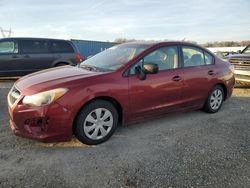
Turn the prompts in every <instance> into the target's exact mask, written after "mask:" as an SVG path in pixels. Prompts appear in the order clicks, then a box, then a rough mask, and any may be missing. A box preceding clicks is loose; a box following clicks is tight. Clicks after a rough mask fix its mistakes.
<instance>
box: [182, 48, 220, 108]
mask: <svg viewBox="0 0 250 188" xmlns="http://www.w3.org/2000/svg"><path fill="white" fill-rule="evenodd" d="M181 49H182V51H181V54H182V59H183V61H182V67H183V79H184V82H183V83H184V85H183V92H182V94H181V98H182V101H183V106H184V108H194V107H197V106H202V105H203V104H204V102H205V100H206V98H207V96H208V93H209V91H210V90H211V88H212V85H213V79H214V78H215V75H216V70H215V65H214V59H213V56H212V55H211V54H209V53H208V52H206V51H204V50H203V49H201V48H198V47H195V46H182V48H181Z"/></svg>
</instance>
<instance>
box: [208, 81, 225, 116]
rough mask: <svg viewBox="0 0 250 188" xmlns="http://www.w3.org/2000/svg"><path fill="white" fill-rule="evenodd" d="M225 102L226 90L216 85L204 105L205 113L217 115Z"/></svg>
mask: <svg viewBox="0 0 250 188" xmlns="http://www.w3.org/2000/svg"><path fill="white" fill-rule="evenodd" d="M223 100H224V90H223V88H222V87H221V86H219V85H216V86H215V87H214V88H213V89H212V91H211V92H210V93H209V95H208V98H207V100H206V103H205V105H204V111H206V112H208V113H216V112H218V111H219V109H220V108H221V106H222V104H223Z"/></svg>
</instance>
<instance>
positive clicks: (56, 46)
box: [51, 41, 74, 53]
mask: <svg viewBox="0 0 250 188" xmlns="http://www.w3.org/2000/svg"><path fill="white" fill-rule="evenodd" d="M51 48H52V52H54V53H73V52H74V50H73V48H72V46H71V45H70V44H69V43H68V42H64V41H53V42H52V43H51Z"/></svg>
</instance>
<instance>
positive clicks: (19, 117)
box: [9, 99, 73, 142]
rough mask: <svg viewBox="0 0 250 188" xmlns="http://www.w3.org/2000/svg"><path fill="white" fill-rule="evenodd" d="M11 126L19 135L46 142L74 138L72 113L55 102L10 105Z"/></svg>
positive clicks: (19, 102)
mask: <svg viewBox="0 0 250 188" xmlns="http://www.w3.org/2000/svg"><path fill="white" fill-rule="evenodd" d="M9 114H10V128H11V130H12V131H13V133H14V134H15V135H17V136H21V137H24V138H30V139H35V140H40V141H44V142H54V141H69V140H70V139H71V138H72V124H73V116H72V113H71V112H70V111H69V110H68V109H66V108H65V107H63V106H62V105H60V104H58V103H56V102H53V103H51V104H50V105H46V106H43V107H36V108H31V107H28V106H26V105H23V104H22V103H21V99H20V100H19V101H18V102H17V104H16V105H13V106H12V107H11V106H9Z"/></svg>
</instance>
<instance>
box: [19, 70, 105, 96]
mask: <svg viewBox="0 0 250 188" xmlns="http://www.w3.org/2000/svg"><path fill="white" fill-rule="evenodd" d="M100 74H104V72H93V71H88V70H86V69H82V68H78V67H72V66H62V67H56V68H51V69H47V70H43V71H39V72H36V73H33V74H29V75H27V76H24V77H22V78H21V79H19V80H18V81H17V82H16V83H15V85H16V87H17V88H18V89H19V90H20V91H21V92H22V93H23V94H24V95H26V94H28V95H31V94H34V93H38V92H41V91H46V90H49V89H54V88H58V87H65V85H67V83H69V82H70V83H72V82H73V81H75V80H79V79H82V78H90V77H93V76H96V75H100Z"/></svg>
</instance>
